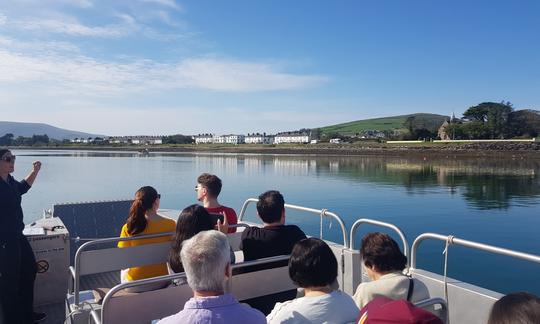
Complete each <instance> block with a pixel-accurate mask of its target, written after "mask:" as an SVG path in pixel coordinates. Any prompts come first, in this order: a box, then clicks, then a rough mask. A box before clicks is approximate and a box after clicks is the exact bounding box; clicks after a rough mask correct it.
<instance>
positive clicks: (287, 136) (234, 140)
mask: <svg viewBox="0 0 540 324" xmlns="http://www.w3.org/2000/svg"><path fill="white" fill-rule="evenodd" d="M193 139H194V140H195V144H235V145H238V144H285V143H302V144H307V143H309V142H310V140H311V138H310V136H309V134H307V133H300V132H284V133H278V134H276V135H267V134H259V133H256V134H248V135H241V134H227V135H214V134H202V135H201V134H200V135H195V136H193ZM104 141H107V142H109V143H111V144H139V145H141V144H143V145H145V144H148V145H156V144H163V136H111V137H105V138H100V137H95V138H92V137H89V138H75V139H72V140H71V142H72V143H96V142H104Z"/></svg>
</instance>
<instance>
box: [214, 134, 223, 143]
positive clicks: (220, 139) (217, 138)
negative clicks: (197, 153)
mask: <svg viewBox="0 0 540 324" xmlns="http://www.w3.org/2000/svg"><path fill="white" fill-rule="evenodd" d="M212 143H214V144H225V136H223V135H218V136H214V137H212Z"/></svg>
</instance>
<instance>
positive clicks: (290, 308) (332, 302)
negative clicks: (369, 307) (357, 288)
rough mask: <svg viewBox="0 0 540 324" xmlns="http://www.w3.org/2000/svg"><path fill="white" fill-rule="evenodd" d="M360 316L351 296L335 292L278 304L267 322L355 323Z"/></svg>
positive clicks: (288, 323) (287, 323)
mask: <svg viewBox="0 0 540 324" xmlns="http://www.w3.org/2000/svg"><path fill="white" fill-rule="evenodd" d="M358 314H359V310H358V307H356V305H355V304H354V301H353V299H352V298H351V296H349V295H347V294H346V293H344V292H341V291H339V290H334V291H333V292H331V293H330V294H324V295H321V296H314V297H301V298H296V299H293V300H289V301H286V302H284V303H276V306H275V307H274V309H273V310H272V312H271V313H270V315H268V316H267V317H266V321H267V322H268V323H269V324H273V323H286V324H297V323H298V324H299V323H306V324H307V323H332V324H334V323H335V324H339V323H349V322H352V323H354V322H355V321H356V318H358Z"/></svg>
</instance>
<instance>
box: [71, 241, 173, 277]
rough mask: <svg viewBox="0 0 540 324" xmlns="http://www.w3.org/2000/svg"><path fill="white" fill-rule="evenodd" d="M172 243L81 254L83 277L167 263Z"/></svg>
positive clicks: (89, 251)
mask: <svg viewBox="0 0 540 324" xmlns="http://www.w3.org/2000/svg"><path fill="white" fill-rule="evenodd" d="M170 249H171V242H170V241H167V242H161V243H153V244H144V245H139V246H133V247H126V248H116V247H115V248H106V249H99V250H88V251H82V252H81V253H80V258H79V260H80V267H79V271H80V272H79V274H80V275H81V276H83V275H88V274H94V273H102V272H109V271H114V270H120V269H125V268H129V267H137V266H143V265H149V264H156V263H164V262H167V258H168V256H169V251H170Z"/></svg>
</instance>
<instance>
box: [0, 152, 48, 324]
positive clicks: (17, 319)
mask: <svg viewBox="0 0 540 324" xmlns="http://www.w3.org/2000/svg"><path fill="white" fill-rule="evenodd" d="M40 169H41V162H39V161H35V162H34V163H33V168H32V171H31V172H30V173H29V174H28V176H26V178H25V179H24V180H22V181H20V182H19V181H17V180H15V179H14V178H13V177H12V176H11V174H10V173H12V172H13V171H15V155H13V154H11V151H9V150H7V149H0V309H2V312H0V315H2V314H3V318H2V317H0V322H1V323H9V324H11V323H24V324H30V323H36V322H40V321H42V320H43V319H45V314H43V313H34V312H33V303H34V281H35V279H36V272H37V267H36V259H35V257H34V252H33V251H32V248H31V247H30V243H28V240H27V239H26V237H25V236H24V235H23V234H22V230H23V229H24V223H23V212H22V208H21V196H22V195H23V194H25V193H26V192H27V191H28V189H30V187H31V186H32V184H33V183H34V180H35V179H36V177H37V175H38V173H39V170H40Z"/></svg>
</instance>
